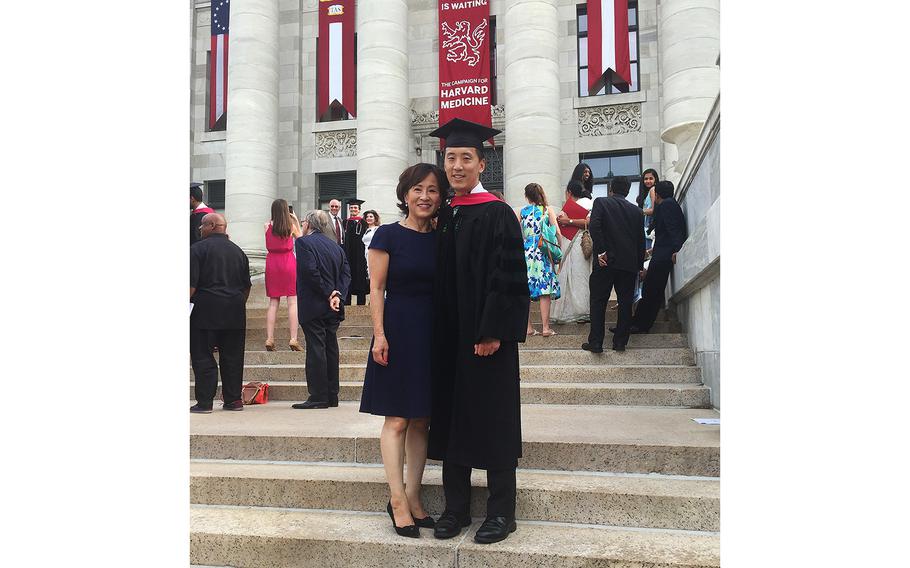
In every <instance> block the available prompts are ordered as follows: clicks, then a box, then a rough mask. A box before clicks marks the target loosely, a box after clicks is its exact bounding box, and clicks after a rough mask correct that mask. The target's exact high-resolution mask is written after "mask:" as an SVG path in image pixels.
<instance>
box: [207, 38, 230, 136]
mask: <svg viewBox="0 0 910 568" xmlns="http://www.w3.org/2000/svg"><path fill="white" fill-rule="evenodd" d="M211 113H212V50H211V49H210V50H208V51H206V52H205V131H206V132H217V131H222V130H227V113H226V112H225V113H224V114H223V115H221V118H219V119H218V120H217V121H216V122H215V125H214V126H211V125H210V124H209V120H211V119H210V118H209V116H211Z"/></svg>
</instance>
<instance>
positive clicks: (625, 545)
mask: <svg viewBox="0 0 910 568" xmlns="http://www.w3.org/2000/svg"><path fill="white" fill-rule="evenodd" d="M261 294H263V292H262V290H261V284H259V285H256V286H254V290H253V295H252V296H251V302H250V305H249V308H248V316H249V317H248V332H247V353H246V360H245V364H246V370H245V375H244V381H249V380H262V381H268V382H269V385H270V395H271V402H270V403H269V404H267V405H259V406H247V407H246V408H245V409H244V411H243V412H222V411H220V410H218V406H217V405H216V412H215V413H214V414H209V415H192V416H191V417H190V455H191V464H190V475H191V479H190V497H191V502H192V505H191V517H190V530H191V537H190V538H191V540H190V543H191V563H192V564H194V565H206V566H237V567H241V566H242V567H260V566H261V567H275V568H283V567H291V566H294V567H297V566H314V567H316V566H319V567H325V566H329V567H334V566H338V567H345V568H349V567H351V566H415V567H416V566H421V567H422V566H449V567H452V566H457V567H460V568H461V567H475V566H476V567H481V566H484V567H485V566H507V567H512V566H514V567H516V568H517V567H522V568H524V567H526V566H546V567H551V566H552V567H556V566H597V567H601V566H603V567H607V566H610V567H613V566H616V567H620V566H621V567H623V568H632V567H634V568H645V567H648V568H650V567H655V566H660V567H664V566H666V567H679V568H683V567H706V566H719V564H720V537H719V534H718V531H719V523H720V480H719V475H720V468H719V463H720V449H719V445H720V433H719V428H718V427H717V426H703V425H699V424H697V423H696V422H694V421H693V420H692V419H693V418H716V417H719V414H718V412H717V411H715V410H712V409H711V408H709V406H710V405H709V398H708V391H707V389H706V388H705V387H704V386H703V385H702V384H701V373H700V369H699V368H698V367H696V366H695V362H694V358H693V354H692V352H691V350H690V349H689V348H688V344H687V339H686V337H685V335H683V334H681V333H680V326H679V323H678V322H677V321H675V320H674V319H673V317H672V315H671V314H661V320H660V321H659V322H658V324H659V326H660V327H657V328H656V330H657V332H656V333H653V334H649V335H644V336H642V335H638V336H633V338H632V341H631V342H630V344H629V348H628V349H627V351H626V352H625V353H613V352H612V351H607V352H605V353H604V354H603V355H593V354H591V353H588V352H586V351H582V350H581V349H580V345H581V343H582V342H583V341H584V340H585V339H586V334H587V329H586V328H587V326H586V325H574V324H572V325H557V326H554V329H556V330H557V331H558V332H559V335H557V336H555V337H550V338H542V337H532V338H529V340H528V342H527V343H526V344H524V345H522V346H521V350H520V358H521V364H522V375H521V379H522V386H521V393H522V439H523V451H524V457H523V458H522V459H521V460H519V470H518V475H517V481H518V502H517V511H516V515H517V517H518V519H519V523H518V531H517V532H515V533H513V534H512V535H511V536H510V537H509V538H508V539H506V540H505V541H503V542H500V543H496V544H492V545H478V544H476V543H474V541H473V535H474V532H475V531H476V529H477V527H478V526H479V524H480V522H481V521H482V519H483V515H484V511H485V500H486V491H485V489H483V487H484V486H485V485H486V477H485V475H484V472H482V471H481V472H475V474H474V478H473V484H474V485H475V487H477V488H478V489H476V490H475V491H474V493H473V503H472V510H471V513H472V515H473V516H474V517H475V522H474V524H473V525H472V526H471V527H469V529H468V530H467V531H465V532H464V533H463V534H462V535H461V536H460V537H456V538H454V539H451V540H436V539H434V538H433V536H432V531H431V530H427V529H425V530H422V531H421V538H419V539H406V538H402V537H398V536H397V535H395V533H394V532H393V531H392V528H391V526H390V524H391V523H390V521H389V518H388V515H387V514H386V513H385V511H384V509H385V503H386V501H387V500H388V487H387V485H386V482H385V473H384V470H383V468H382V460H381V457H380V452H379V430H380V427H381V424H382V417H377V416H370V415H365V414H361V413H359V412H358V407H359V398H360V392H361V388H362V385H363V373H364V368H365V364H366V358H367V356H368V349H369V341H370V340H369V338H370V337H371V335H372V329H371V327H370V324H369V312H368V309H369V308H368V307H366V306H364V307H356V306H354V307H349V308H348V318H347V319H346V321H345V323H344V324H342V327H341V328H340V329H339V336H340V337H343V339H340V340H339V343H340V347H341V350H342V351H341V353H342V355H341V358H342V365H341V392H340V397H339V398H340V399H341V403H340V404H339V407H338V408H332V409H327V410H315V411H301V410H294V409H292V408H290V404H291V401H301V400H304V399H306V397H307V392H306V383H305V381H304V353H294V352H291V351H289V350H288V348H287V339H288V330H287V325H286V320H287V317H286V313H287V311H286V308H285V306H284V305H283V304H282V306H281V308H282V309H281V310H279V319H278V325H277V326H276V341H277V347H278V349H279V351H276V352H266V351H265V350H264V347H263V343H264V339H265V331H264V328H265V309H264V303H263V302H262V300H261ZM257 296H258V297H257ZM532 309H533V310H535V321H537V322H539V316H537V314H536V310H537V305H536V304H534V305H533V307H532ZM281 312H284V315H282V314H281ZM607 318H608V321H609V320H615V312H612V311H611V312H609V313H608V316H607ZM608 325H610V324H609V323H608ZM537 326H538V328H539V323H538V324H537ZM300 341H301V343H302V342H303V333H302V332H301V333H300ZM190 379H191V383H190V397H191V398H192V372H191V373H190ZM423 498H424V504H425V506H426V508H427V510H428V511H429V512H430V513H431V514H432V515H434V516H435V515H438V514H439V513H441V512H442V508H443V495H442V482H441V468H440V466H439V464H438V463H437V462H433V461H430V462H428V464H427V469H426V474H425V476H424V491H423Z"/></svg>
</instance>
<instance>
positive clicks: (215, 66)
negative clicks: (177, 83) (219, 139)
mask: <svg viewBox="0 0 910 568" xmlns="http://www.w3.org/2000/svg"><path fill="white" fill-rule="evenodd" d="M230 16H231V0H213V1H212V22H211V23H212V51H211V60H210V62H209V72H210V77H209V85H210V89H209V97H210V100H209V129H212V128H215V123H216V122H218V120H219V119H220V118H221V117H222V116H224V114H225V112H226V111H227V75H228V24H229V23H230Z"/></svg>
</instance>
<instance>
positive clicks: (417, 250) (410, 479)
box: [360, 164, 449, 537]
mask: <svg viewBox="0 0 910 568" xmlns="http://www.w3.org/2000/svg"><path fill="white" fill-rule="evenodd" d="M448 185H449V184H448V180H447V179H446V175H445V173H444V172H443V171H442V170H441V169H439V168H438V167H436V166H434V165H432V164H417V165H414V166H411V167H409V168H408V169H406V170H405V171H404V172H402V174H401V176H400V177H399V178H398V188H397V190H396V193H397V196H398V201H399V203H398V208H399V209H401V210H402V211H403V212H404V213H405V214H406V215H407V216H406V217H405V219H404V220H402V221H399V222H397V223H391V224H388V225H382V226H381V227H379V228H378V229H376V232H375V233H374V234H373V239H372V241H371V242H370V248H369V257H368V258H369V261H368V262H369V270H370V310H371V315H372V318H373V342H372V345H371V346H370V357H369V359H368V360H367V370H366V376H365V377H364V380H363V395H362V396H361V399H360V411H361V412H368V413H370V414H377V415H380V416H385V417H386V419H385V422H384V423H383V425H382V432H381V434H380V437H379V447H380V450H381V451H382V463H383V465H384V466H385V472H386V478H387V479H388V482H389V491H390V493H391V498H390V499H389V504H388V506H387V507H386V511H387V512H388V513H389V516H390V517H391V518H392V524H393V526H394V528H395V532H397V533H398V534H399V535H402V536H408V537H417V536H419V533H418V530H417V527H426V528H432V527H433V526H434V521H433V519H432V517H430V516H429V515H427V513H426V511H425V510H424V508H423V504H422V503H421V501H420V484H421V480H422V478H423V469H424V465H425V464H426V461H427V430H428V428H429V425H430V405H431V398H430V351H431V345H430V340H431V338H432V336H433V276H434V271H435V268H436V233H435V232H434V230H433V225H432V220H433V218H434V217H435V216H436V213H437V212H438V211H439V207H440V205H441V204H442V199H443V196H444V195H446V193H447V192H448ZM405 456H407V463H408V469H407V483H406V484H405V480H404V475H403V465H402V464H403V462H404V461H405V459H404V458H405Z"/></svg>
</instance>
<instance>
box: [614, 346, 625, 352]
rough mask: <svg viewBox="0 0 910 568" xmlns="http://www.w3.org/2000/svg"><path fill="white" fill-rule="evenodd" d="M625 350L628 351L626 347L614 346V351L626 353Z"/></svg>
mask: <svg viewBox="0 0 910 568" xmlns="http://www.w3.org/2000/svg"><path fill="white" fill-rule="evenodd" d="M625 350H626V346H625V345H614V346H613V351H619V352H622V351H625Z"/></svg>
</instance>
